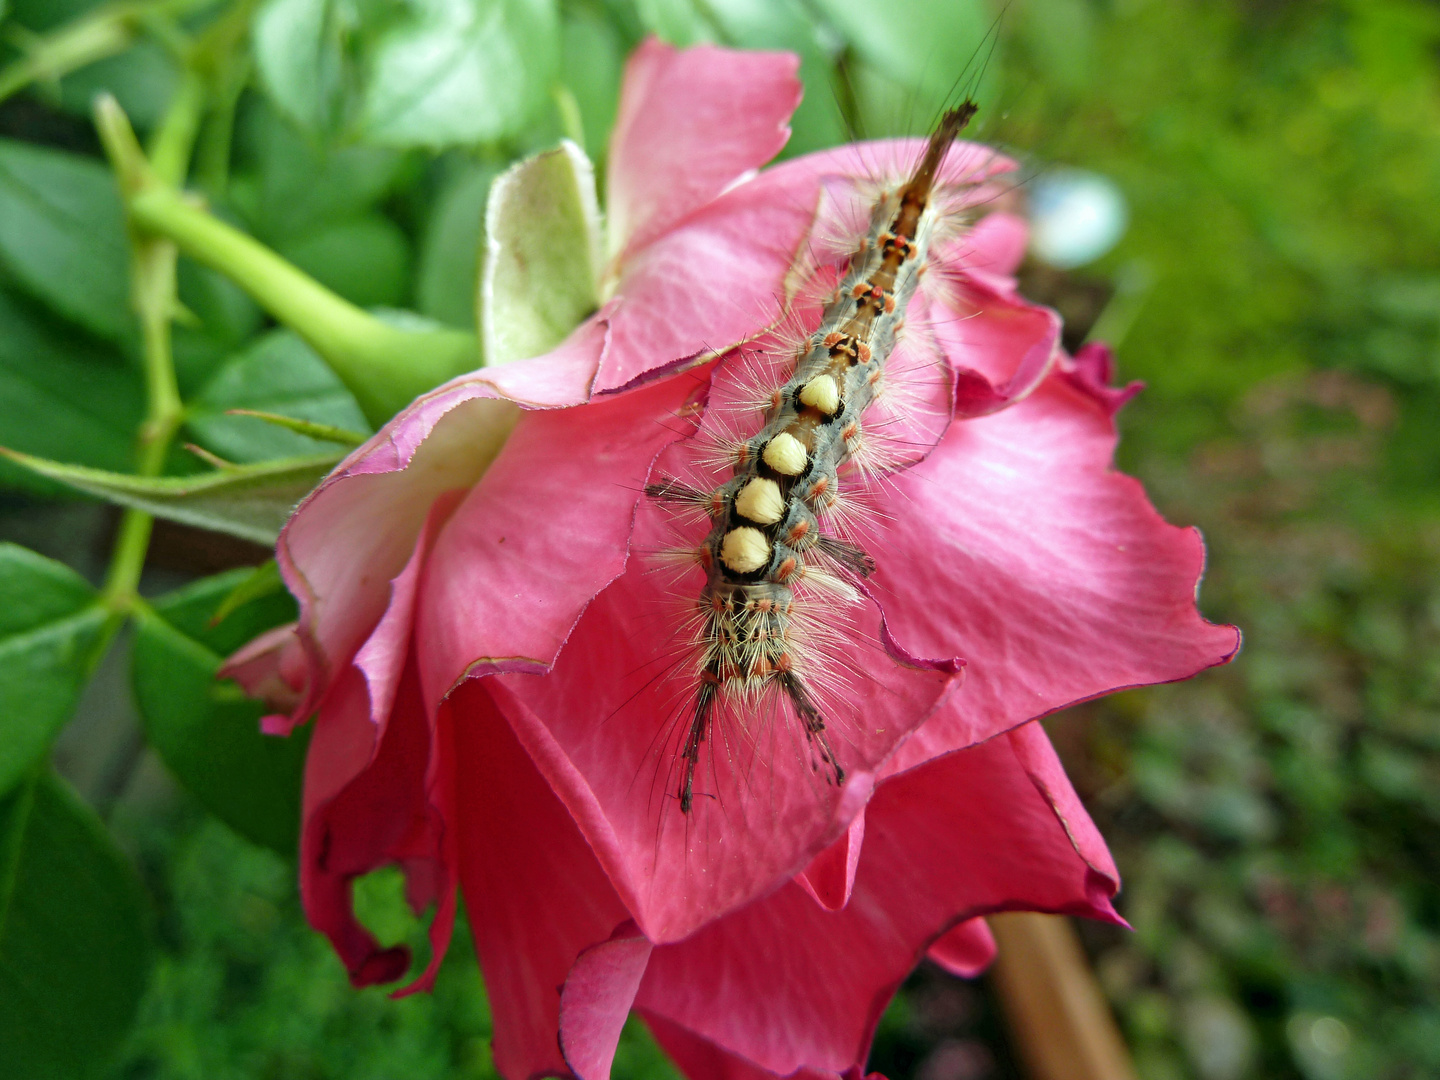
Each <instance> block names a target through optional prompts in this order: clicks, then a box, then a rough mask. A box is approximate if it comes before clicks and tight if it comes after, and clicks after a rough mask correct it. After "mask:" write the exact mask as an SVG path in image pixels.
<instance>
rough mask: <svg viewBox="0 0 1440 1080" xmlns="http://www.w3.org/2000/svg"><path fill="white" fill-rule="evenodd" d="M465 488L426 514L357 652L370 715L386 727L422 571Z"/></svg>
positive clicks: (440, 500)
mask: <svg viewBox="0 0 1440 1080" xmlns="http://www.w3.org/2000/svg"><path fill="white" fill-rule="evenodd" d="M464 495H465V491H464V489H463V488H460V489H456V490H454V491H447V492H444V493H442V494H441V495H440V496H438V497H437V498H436V500H435V502H434V503H433V504H432V505H431V507H430V513H429V514H428V515H426V518H425V526H424V528H423V529H422V530H421V532H420V537H419V539H418V540H416V542H415V550H414V551H413V552H411V554H410V560H409V561H408V562H407V563H406V564H405V569H404V570H402V571H400V575H399V576H398V577H396V578H395V580H394V581H392V582H391V583H390V605H389V606H388V607H387V608H386V609H385V614H384V615H383V616H381V618H380V621H379V622H378V623H377V624H376V626H375V629H374V630H373V631H372V632H371V634H370V636H369V637H368V638H367V639H366V640H365V644H364V645H362V646H361V647H360V651H359V652H357V653H356V654H355V666H356V667H357V668H359V669H360V670H361V672H363V673H364V675H365V685H366V688H367V689H368V691H369V695H370V719H371V720H372V721H373V722H374V723H375V724H376V726H377V727H382V728H383V727H384V725H385V722H386V719H387V718H388V717H389V715H390V710H391V709H392V708H393V707H394V704H395V694H396V692H397V691H398V690H399V688H400V676H401V674H402V672H403V671H404V668H405V660H406V658H407V657H408V656H409V652H410V639H411V629H412V624H411V620H412V619H413V617H414V614H415V602H416V598H417V595H418V593H419V587H420V572H421V570H422V569H423V567H424V566H425V561H426V559H427V557H428V556H429V554H430V549H431V547H432V546H433V545H434V543H435V538H436V536H437V535H438V533H439V531H440V528H441V527H442V526H443V525H444V524H445V522H446V521H447V520H448V519H449V517H450V515H451V514H452V513H454V511H455V508H456V507H457V506H458V505H459V504H460V500H461V499H462V498H463V497H464Z"/></svg>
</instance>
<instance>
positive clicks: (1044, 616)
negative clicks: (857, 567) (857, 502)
mask: <svg viewBox="0 0 1440 1080" xmlns="http://www.w3.org/2000/svg"><path fill="white" fill-rule="evenodd" d="M1114 445H1115V431H1114V427H1113V425H1112V423H1111V421H1110V417H1109V415H1108V413H1107V412H1106V411H1105V410H1104V409H1102V408H1101V407H1100V406H1099V405H1098V404H1097V403H1096V402H1095V400H1094V399H1093V398H1092V397H1090V396H1088V395H1085V394H1082V393H1081V392H1079V391H1077V390H1075V389H1073V388H1071V387H1070V386H1068V385H1066V384H1065V383H1064V382H1062V381H1061V380H1059V379H1058V378H1053V377H1052V378H1051V379H1049V380H1047V381H1046V383H1045V384H1044V385H1042V386H1041V387H1040V388H1039V389H1038V390H1036V391H1035V392H1034V393H1033V394H1031V395H1030V396H1029V397H1028V398H1026V399H1025V400H1024V401H1022V402H1020V403H1019V404H1016V405H1014V406H1012V407H1011V408H1009V409H1006V410H1004V411H1002V412H998V413H995V414H993V415H991V416H987V417H982V418H980V419H976V420H969V421H963V422H960V421H957V422H956V423H954V424H952V425H951V427H950V430H949V432H948V433H947V434H946V437H945V440H944V442H943V443H942V444H941V446H940V447H939V448H938V449H937V450H936V452H935V453H933V454H932V455H931V456H930V457H929V458H928V459H926V461H925V462H923V463H922V464H920V465H918V466H916V467H915V468H914V469H911V470H909V471H907V472H904V473H900V474H898V475H896V476H894V477H893V478H892V479H891V481H890V482H891V483H892V484H893V485H894V488H895V489H896V491H897V492H898V494H899V498H898V499H897V501H896V503H895V505H896V506H897V507H898V508H900V509H899V512H897V513H896V514H895V515H894V517H893V520H891V521H890V522H888V523H886V525H885V527H884V530H883V539H882V540H880V541H879V543H878V545H877V548H876V550H878V551H881V552H882V553H883V554H882V556H881V557H880V558H879V559H878V560H877V561H878V563H879V570H878V571H877V573H876V574H875V576H874V578H873V579H872V582H873V587H874V589H875V592H876V595H877V596H878V597H879V598H880V600H881V603H882V605H883V606H884V608H885V611H886V615H887V617H888V618H890V619H891V626H892V630H893V632H894V633H895V636H896V638H897V639H898V640H899V641H900V642H901V643H902V644H904V645H905V647H906V648H910V649H913V650H916V651H918V652H921V653H922V654H930V651H931V650H936V651H939V652H941V653H949V654H954V655H958V656H963V657H965V659H966V661H967V663H968V669H967V670H968V676H967V681H966V686H965V690H964V695H963V700H964V705H965V707H964V709H963V710H959V711H951V712H947V714H946V715H945V716H944V717H943V718H941V717H937V718H936V719H935V720H933V721H931V722H930V723H929V724H927V725H926V726H925V727H924V728H923V729H922V730H921V731H919V732H918V733H917V734H916V735H915V737H914V738H912V739H910V740H909V742H907V743H906V744H905V746H904V747H902V748H901V751H900V753H899V755H898V756H897V758H896V760H895V761H894V762H892V763H891V765H890V768H892V769H900V768H905V767H908V766H909V765H913V764H915V763H916V762H918V761H921V760H924V759H925V758H926V757H929V756H932V755H934V754H938V753H943V752H945V751H947V750H951V749H955V748H957V747H962V746H969V745H971V744H973V743H976V742H980V741H982V740H984V739H987V738H990V737H991V736H993V735H995V734H996V733H997V732H1000V731H1004V730H1006V729H1007V728H1011V727H1014V726H1015V725H1017V724H1020V723H1023V722H1024V721H1026V720H1029V719H1031V718H1032V717H1036V716H1044V715H1045V714H1047V713H1050V712H1053V711H1054V710H1056V709H1058V708H1061V707H1063V706H1065V705H1069V704H1071V703H1073V702H1076V701H1083V700H1085V699H1087V698H1091V697H1095V696H1097V695H1100V694H1105V693H1109V692H1110V691H1112V690H1119V689H1123V688H1125V687H1130V686H1139V685H1146V684H1149V683H1156V682H1167V681H1170V680H1174V679H1183V678H1187V677H1188V676H1190V675H1193V674H1195V673H1196V672H1197V671H1200V670H1202V669H1204V668H1207V667H1210V666H1211V665H1214V664H1219V663H1223V662H1224V661H1225V660H1228V659H1229V658H1230V657H1231V656H1232V655H1234V652H1235V650H1236V649H1237V648H1238V646H1239V634H1238V632H1237V631H1236V630H1235V629H1234V628H1233V627H1228V626H1216V625H1214V624H1212V623H1209V622H1206V621H1205V620H1204V619H1203V618H1201V616H1200V615H1199V613H1198V612H1197V611H1196V610H1195V586H1196V582H1197V581H1198V579H1199V577H1200V572H1201V570H1202V568H1203V566H1204V549H1203V547H1202V546H1201V543H1200V537H1199V535H1198V534H1197V533H1196V532H1195V531H1194V530H1190V529H1180V528H1176V527H1174V526H1172V525H1168V524H1166V523H1165V521H1164V520H1163V519H1162V518H1161V517H1160V515H1159V514H1158V513H1156V511H1155V509H1154V508H1153V507H1152V506H1151V505H1150V503H1149V501H1148V500H1147V499H1146V498H1145V493H1144V491H1143V489H1142V488H1141V487H1140V485H1139V483H1137V482H1136V481H1135V480H1133V479H1131V478H1130V477H1127V476H1124V475H1122V474H1120V473H1117V472H1115V471H1113V469H1112V468H1111V455H1112V453H1113V450H1114Z"/></svg>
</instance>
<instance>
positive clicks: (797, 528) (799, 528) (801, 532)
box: [785, 521, 810, 547]
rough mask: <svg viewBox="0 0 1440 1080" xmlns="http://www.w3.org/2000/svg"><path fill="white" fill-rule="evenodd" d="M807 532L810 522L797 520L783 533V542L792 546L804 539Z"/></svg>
mask: <svg viewBox="0 0 1440 1080" xmlns="http://www.w3.org/2000/svg"><path fill="white" fill-rule="evenodd" d="M809 532H810V522H808V521H797V522H796V523H795V524H794V525H792V526H790V531H789V532H787V533H786V534H785V543H787V544H789V545H790V546H791V547H794V546H795V545H796V544H798V543H799V542H800V541H801V540H804V539H805V536H806V534H807V533H809Z"/></svg>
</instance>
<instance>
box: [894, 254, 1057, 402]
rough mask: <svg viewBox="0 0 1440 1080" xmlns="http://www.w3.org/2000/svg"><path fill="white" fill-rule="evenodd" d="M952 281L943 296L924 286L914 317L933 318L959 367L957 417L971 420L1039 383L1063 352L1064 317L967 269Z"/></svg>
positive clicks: (932, 323) (941, 342) (943, 348)
mask: <svg viewBox="0 0 1440 1080" xmlns="http://www.w3.org/2000/svg"><path fill="white" fill-rule="evenodd" d="M942 269H943V268H942ZM940 277H941V274H938V273H937V274H934V275H931V276H930V277H929V278H927V281H936V280H938V279H939V278H940ZM950 284H951V287H950V288H946V289H945V290H944V295H935V294H933V293H931V292H930V291H929V290H923V291H921V292H920V293H919V294H918V295H917V296H916V298H915V301H914V302H913V303H912V304H911V310H912V312H913V314H912V315H911V320H912V321H917V322H918V321H922V320H923V321H925V322H926V323H928V327H929V330H930V332H931V333H932V334H933V335H934V336H935V338H936V340H937V341H938V343H939V346H940V349H941V351H942V352H943V353H944V355H945V358H946V359H947V360H948V361H949V363H950V366H951V367H952V368H953V369H954V371H955V416H956V418H957V419H970V418H973V417H976V416H984V415H985V414H987V413H992V412H996V411H998V410H1000V409H1003V408H1005V407H1006V406H1009V405H1012V404H1014V403H1015V402H1016V401H1018V400H1020V399H1022V398H1024V397H1025V396H1026V395H1027V394H1029V393H1031V392H1032V391H1033V390H1034V389H1035V387H1037V386H1038V385H1040V383H1041V382H1042V381H1043V380H1044V378H1045V376H1046V375H1047V374H1048V373H1049V371H1050V368H1051V366H1052V364H1053V363H1054V362H1055V360H1056V359H1057V358H1058V357H1059V355H1060V316H1059V315H1057V314H1056V313H1055V312H1053V311H1051V310H1050V309H1049V308H1043V307H1039V306H1038V305H1036V304H1031V303H1027V302H1026V301H1024V300H1021V299H1019V298H1012V297H1007V296H1004V295H1002V294H1000V293H997V292H993V291H991V290H990V289H988V288H985V287H983V286H981V285H980V284H979V283H977V282H976V281H975V280H973V279H972V278H971V277H970V276H969V275H968V274H967V273H965V272H961V273H960V274H958V275H956V277H955V278H954V279H952V281H951V283H950ZM908 332H909V331H907V333H908Z"/></svg>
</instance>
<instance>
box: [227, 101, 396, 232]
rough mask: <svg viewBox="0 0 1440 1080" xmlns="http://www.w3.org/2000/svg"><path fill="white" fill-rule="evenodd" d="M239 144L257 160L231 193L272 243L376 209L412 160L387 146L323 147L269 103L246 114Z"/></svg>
mask: <svg viewBox="0 0 1440 1080" xmlns="http://www.w3.org/2000/svg"><path fill="white" fill-rule="evenodd" d="M239 141H240V144H241V148H242V152H243V153H244V154H245V156H246V157H247V158H248V159H250V160H251V161H253V163H254V164H253V167H252V169H251V171H248V172H243V173H241V174H240V176H238V177H237V178H236V181H235V183H234V184H232V188H231V193H232V196H233V197H234V199H235V202H236V204H237V205H238V206H240V207H241V209H243V210H244V212H245V214H246V216H247V218H248V220H249V221H250V223H251V225H252V226H253V227H254V230H255V233H256V234H257V235H258V236H260V237H261V238H262V239H264V240H267V241H270V242H277V241H280V240H285V239H293V238H294V237H296V236H302V235H305V234H306V233H309V232H312V231H314V230H315V229H316V228H317V227H319V226H321V225H328V224H331V223H333V222H337V221H345V220H347V219H349V218H354V217H356V216H358V215H360V214H362V213H364V212H365V211H367V210H370V209H372V208H373V207H374V206H375V204H376V203H378V202H379V201H380V200H381V199H383V198H384V197H385V195H386V194H387V193H388V192H389V191H390V190H391V189H392V188H394V187H395V184H396V182H397V179H398V178H399V174H400V171H401V169H402V167H403V166H404V164H405V162H406V157H405V155H404V154H401V153H399V152H397V151H395V150H391V149H389V148H387V147H378V146H345V147H335V146H327V145H323V144H322V143H320V142H319V141H317V140H316V139H315V138H313V137H307V136H306V135H304V134H302V133H301V132H300V131H298V130H297V129H296V128H295V126H294V125H293V124H292V123H289V122H287V121H286V120H285V119H284V118H282V117H281V116H280V115H279V114H278V113H276V112H275V110H274V109H270V108H266V107H265V102H264V101H263V100H262V101H260V102H257V107H256V108H254V109H251V110H249V111H248V112H247V113H246V116H245V122H244V123H243V124H242V125H241V129H240V132H239Z"/></svg>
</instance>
